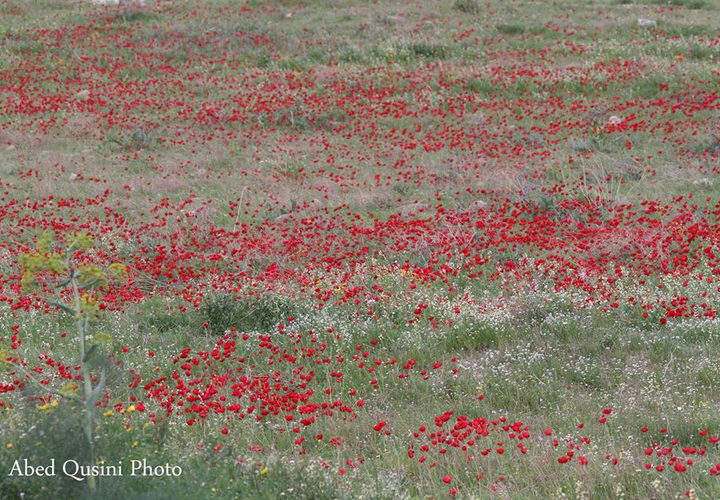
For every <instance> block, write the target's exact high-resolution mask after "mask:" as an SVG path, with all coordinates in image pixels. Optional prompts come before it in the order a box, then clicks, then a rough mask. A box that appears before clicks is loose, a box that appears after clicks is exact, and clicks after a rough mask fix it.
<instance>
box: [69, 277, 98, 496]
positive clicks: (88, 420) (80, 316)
mask: <svg viewBox="0 0 720 500" xmlns="http://www.w3.org/2000/svg"><path fill="white" fill-rule="evenodd" d="M70 273H71V274H70V282H71V283H72V289H73V299H74V302H75V307H74V309H75V313H76V315H77V316H76V317H77V321H76V322H75V326H76V328H77V333H78V337H79V345H80V372H81V374H82V378H83V392H84V395H85V398H84V399H83V406H84V407H85V423H84V425H83V430H84V431H85V439H86V440H87V444H88V462H89V465H90V466H91V467H92V466H93V465H95V443H94V439H93V431H94V430H95V418H94V417H95V408H94V406H95V403H94V401H93V398H92V397H91V396H92V392H93V386H92V379H91V378H90V369H89V368H88V366H87V362H86V360H85V336H86V335H87V332H88V317H87V313H86V312H85V311H84V309H83V307H82V303H81V300H80V290H79V288H78V282H77V277H76V274H75V270H74V269H71V270H70ZM87 479H88V488H89V490H90V493H91V494H94V493H95V490H96V487H97V485H96V484H95V476H93V475H88V476H87Z"/></svg>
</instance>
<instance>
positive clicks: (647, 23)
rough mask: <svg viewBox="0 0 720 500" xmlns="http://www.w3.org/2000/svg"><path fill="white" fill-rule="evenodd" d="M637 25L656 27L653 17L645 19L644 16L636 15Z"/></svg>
mask: <svg viewBox="0 0 720 500" xmlns="http://www.w3.org/2000/svg"><path fill="white" fill-rule="evenodd" d="M638 26H640V27H641V28H650V27H652V28H657V21H656V20H654V19H647V18H645V17H638Z"/></svg>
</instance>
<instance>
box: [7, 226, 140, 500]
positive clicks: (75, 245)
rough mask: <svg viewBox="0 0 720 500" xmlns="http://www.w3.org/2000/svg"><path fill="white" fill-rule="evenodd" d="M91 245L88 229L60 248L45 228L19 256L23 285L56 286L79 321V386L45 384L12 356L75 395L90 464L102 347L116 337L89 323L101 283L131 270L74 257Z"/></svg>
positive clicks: (59, 300) (63, 305) (63, 306)
mask: <svg viewBox="0 0 720 500" xmlns="http://www.w3.org/2000/svg"><path fill="white" fill-rule="evenodd" d="M92 246H93V239H92V237H90V236H89V235H87V234H85V233H73V234H69V235H68V236H67V239H66V245H65V248H64V249H63V250H57V249H56V248H55V244H54V241H53V235H52V233H50V232H49V231H45V232H43V233H42V235H41V236H40V237H39V238H38V241H37V245H36V248H35V250H34V251H31V252H26V253H24V254H22V255H20V257H19V264H20V267H21V268H22V270H23V275H22V285H23V287H25V288H26V289H28V288H36V287H39V288H40V289H41V290H43V291H46V292H51V296H52V295H54V297H55V299H56V301H51V300H49V303H50V304H51V305H54V306H56V307H57V308H58V309H60V310H61V311H63V312H64V313H66V314H68V315H69V316H70V317H71V318H72V320H73V322H74V325H75V334H76V341H77V358H76V361H77V364H78V365H79V366H80V375H81V386H80V388H79V389H80V390H78V387H77V386H76V385H75V384H74V383H71V384H67V385H66V386H64V387H63V388H61V389H59V390H58V389H55V388H52V387H49V386H46V385H43V384H41V383H40V382H39V381H38V380H37V379H35V378H34V376H33V375H32V374H31V373H30V372H29V371H28V370H27V369H26V368H25V367H24V366H22V364H21V363H19V362H13V361H10V362H11V363H12V364H13V365H14V366H15V367H16V368H17V369H19V370H20V371H22V372H24V373H25V375H26V377H27V379H28V380H30V381H31V383H32V384H33V385H35V386H36V387H37V388H39V389H40V390H42V391H45V392H47V393H50V394H51V395H53V396H56V397H58V398H62V399H65V400H70V401H73V402H74V403H76V404H77V405H78V406H79V407H80V408H81V410H82V412H81V414H82V429H83V434H84V436H85V441H86V443H87V449H88V453H87V461H88V463H89V465H91V466H92V465H95V436H94V434H95V411H96V410H95V407H96V403H97V402H98V400H99V399H100V398H101V397H102V395H103V393H104V390H105V383H106V372H105V368H104V366H103V363H102V361H101V358H102V357H103V356H102V355H101V352H102V351H103V350H104V349H105V348H106V347H108V346H109V345H110V344H111V342H112V338H111V337H110V336H109V334H97V335H95V336H93V335H92V334H91V328H90V324H91V322H92V321H93V320H94V319H95V318H96V317H97V316H98V314H99V312H100V299H101V294H102V289H103V288H105V287H106V286H107V285H108V284H109V283H110V280H112V279H118V280H119V279H124V278H125V276H126V272H127V271H126V268H125V266H124V265H122V264H120V263H115V264H111V265H110V266H108V267H107V269H102V268H100V267H98V266H95V265H92V264H82V263H79V262H78V261H77V260H76V258H75V255H76V253H77V252H82V251H84V250H87V249H89V248H91V247H92ZM48 404H51V403H48ZM87 479H88V488H89V490H90V492H91V493H94V492H95V490H96V488H97V484H96V481H95V477H94V476H92V475H90V476H88V478H87Z"/></svg>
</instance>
